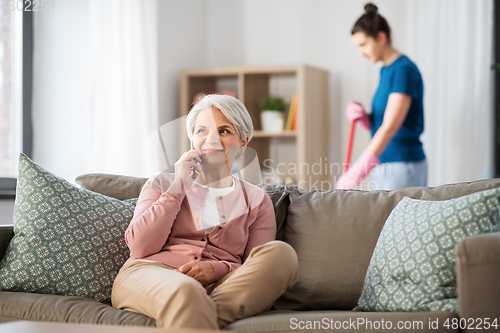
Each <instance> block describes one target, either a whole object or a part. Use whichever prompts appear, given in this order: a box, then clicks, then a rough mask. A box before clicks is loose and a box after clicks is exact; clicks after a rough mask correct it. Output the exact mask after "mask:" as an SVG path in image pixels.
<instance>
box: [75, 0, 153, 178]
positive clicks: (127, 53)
mask: <svg viewBox="0 0 500 333" xmlns="http://www.w3.org/2000/svg"><path fill="white" fill-rule="evenodd" d="M157 10H158V3H157V0H141V1H139V0H106V1H102V0H90V14H89V15H90V22H89V23H90V24H89V26H90V31H89V50H88V54H89V57H88V66H87V68H88V75H89V77H88V87H87V89H86V91H85V92H84V93H86V94H87V96H86V97H87V98H85V100H86V101H87V102H88V105H87V111H88V112H86V123H85V126H86V134H88V135H86V142H85V150H86V156H87V159H86V161H87V166H86V171H87V172H105V173H114V174H123V175H133V176H143V177H147V176H149V174H148V167H147V164H146V163H145V161H144V141H145V140H146V138H147V136H148V135H149V134H150V133H151V132H152V131H153V130H155V129H157V128H158V59H157V58H158V24H157V15H158V14H157Z"/></svg>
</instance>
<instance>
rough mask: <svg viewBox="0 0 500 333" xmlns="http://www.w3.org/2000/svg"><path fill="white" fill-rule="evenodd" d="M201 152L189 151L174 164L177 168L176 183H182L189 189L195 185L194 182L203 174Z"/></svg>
mask: <svg viewBox="0 0 500 333" xmlns="http://www.w3.org/2000/svg"><path fill="white" fill-rule="evenodd" d="M200 154H201V153H200V152H199V151H197V150H194V149H192V150H189V151H187V152H185V153H184V154H183V155H182V156H181V158H179V160H178V161H177V162H176V163H175V164H174V167H175V179H176V181H177V180H179V181H182V185H183V186H184V188H189V187H191V185H192V184H193V181H194V180H195V179H196V177H197V176H198V173H200V172H201V167H200V163H201V158H200Z"/></svg>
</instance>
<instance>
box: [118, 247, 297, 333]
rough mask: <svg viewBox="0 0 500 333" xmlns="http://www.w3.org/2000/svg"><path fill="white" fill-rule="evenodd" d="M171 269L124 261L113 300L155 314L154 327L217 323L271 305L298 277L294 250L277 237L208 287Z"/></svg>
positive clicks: (126, 307) (213, 325)
mask: <svg viewBox="0 0 500 333" xmlns="http://www.w3.org/2000/svg"><path fill="white" fill-rule="evenodd" d="M174 269H175V268H173V267H170V266H168V265H165V264H163V263H159V262H153V261H141V260H138V261H134V262H131V263H129V264H127V265H125V266H123V268H122V269H121V270H120V272H119V273H118V275H117V277H116V279H115V282H114V285H113V291H112V295H111V301H112V304H113V306H114V307H116V308H120V309H124V310H128V311H132V312H138V313H142V314H145V315H147V316H149V317H151V318H155V319H156V324H157V326H158V327H164V328H166V327H169V328H170V327H171V328H208V329H219V327H220V328H222V327H224V326H226V325H228V324H229V323H231V322H233V321H235V320H238V319H242V318H246V317H250V316H253V315H256V314H258V313H260V312H262V311H264V310H267V309H269V308H270V307H271V306H272V305H273V303H274V302H275V300H276V299H277V298H278V297H279V296H281V295H282V294H283V293H284V292H285V291H286V290H287V289H288V288H290V287H291V286H293V285H294V284H295V283H296V282H297V279H298V261H297V255H296V253H295V251H294V250H293V248H292V247H291V246H290V245H288V244H286V243H284V242H281V241H273V242H269V243H266V244H264V245H261V246H258V247H256V248H254V249H253V250H252V251H251V253H250V255H249V256H248V258H247V260H246V261H245V263H244V264H243V265H242V266H241V267H239V268H238V269H236V270H234V271H233V272H231V273H229V274H227V275H226V276H224V277H223V278H221V279H220V280H218V281H217V282H216V283H215V284H214V285H209V286H207V287H206V288H204V287H203V286H202V285H201V284H200V283H199V282H198V281H196V280H194V279H193V278H191V277H189V276H186V275H184V274H182V273H179V272H176V271H174Z"/></svg>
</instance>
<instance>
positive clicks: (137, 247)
mask: <svg viewBox="0 0 500 333" xmlns="http://www.w3.org/2000/svg"><path fill="white" fill-rule="evenodd" d="M174 177H175V175H174V174H171V173H160V174H158V175H156V176H153V177H151V178H150V179H149V180H148V181H147V182H146V184H145V185H144V187H143V188H142V191H141V194H140V195H139V200H138V202H137V207H136V208H135V212H134V217H133V218H132V221H131V222H130V225H129V226H128V228H127V230H126V231H125V240H126V242H127V245H128V247H129V249H130V258H129V259H128V260H127V262H130V261H133V260H136V259H145V260H152V261H159V262H163V263H165V264H167V265H169V266H173V267H176V268H179V267H180V266H182V265H184V264H185V263H188V262H189V261H192V260H201V261H208V262H210V263H211V264H212V266H213V268H214V272H215V278H216V279H219V278H221V277H222V276H224V275H225V274H227V273H229V272H231V271H233V270H234V269H236V268H238V267H239V266H241V264H242V263H243V262H244V261H245V259H246V258H247V257H248V255H249V254H250V251H251V250H252V249H253V248H254V247H256V246H259V245H262V244H265V243H267V242H270V241H272V240H274V239H275V237H276V219H275V215H274V209H273V204H272V201H271V198H270V197H269V195H267V193H266V192H265V191H264V190H262V189H260V188H258V187H257V186H254V185H252V184H250V183H248V182H245V181H242V180H239V179H237V178H235V177H233V179H234V181H235V182H236V187H235V189H234V190H233V191H232V192H231V193H229V194H228V195H225V196H220V197H218V199H220V200H217V208H218V211H219V214H220V216H221V224H219V225H218V226H216V227H215V228H214V229H213V230H212V231H210V232H209V233H208V234H205V232H204V231H203V219H202V218H203V210H204V208H205V202H206V196H207V193H208V188H206V187H203V186H199V185H196V184H193V186H192V187H191V188H189V189H188V190H186V191H185V193H173V194H171V193H164V192H165V190H166V189H167V188H168V187H169V186H170V184H171V183H172V182H173V180H174Z"/></svg>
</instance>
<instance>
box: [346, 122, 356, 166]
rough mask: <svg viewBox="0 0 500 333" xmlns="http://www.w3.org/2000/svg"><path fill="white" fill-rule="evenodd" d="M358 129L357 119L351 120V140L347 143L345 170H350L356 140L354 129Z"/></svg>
mask: <svg viewBox="0 0 500 333" xmlns="http://www.w3.org/2000/svg"><path fill="white" fill-rule="evenodd" d="M355 129H356V119H354V120H353V121H352V122H351V131H350V132H349V142H348V143H347V152H346V155H345V162H344V172H347V170H349V163H350V162H351V151H352V141H353V140H354V130H355Z"/></svg>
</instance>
